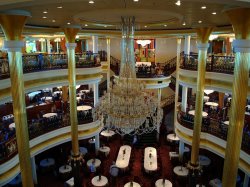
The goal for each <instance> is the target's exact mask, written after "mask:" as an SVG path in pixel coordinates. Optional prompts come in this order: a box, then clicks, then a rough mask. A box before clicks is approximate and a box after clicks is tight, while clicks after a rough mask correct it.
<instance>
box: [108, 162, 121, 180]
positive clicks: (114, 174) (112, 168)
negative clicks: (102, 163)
mask: <svg viewBox="0 0 250 187" xmlns="http://www.w3.org/2000/svg"><path fill="white" fill-rule="evenodd" d="M109 173H110V175H111V176H112V177H117V176H118V173H119V169H118V167H117V166H116V165H115V162H114V161H113V162H112V165H111V166H110V168H109Z"/></svg>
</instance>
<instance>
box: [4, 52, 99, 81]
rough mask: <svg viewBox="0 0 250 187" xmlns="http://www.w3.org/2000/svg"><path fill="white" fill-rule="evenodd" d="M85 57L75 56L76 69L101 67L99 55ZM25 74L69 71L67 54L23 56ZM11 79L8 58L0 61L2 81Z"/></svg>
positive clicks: (79, 54)
mask: <svg viewBox="0 0 250 187" xmlns="http://www.w3.org/2000/svg"><path fill="white" fill-rule="evenodd" d="M92 55H93V56H84V55H83V54H81V53H78V54H76V55H75V59H76V68H92V67H99V66H101V63H100V60H99V59H98V58H99V57H98V54H92ZM22 58H23V60H22V61H23V72H24V73H31V72H38V71H48V70H54V69H67V68H68V59H67V55H66V54H29V55H23V57H22ZM9 77H10V73H9V63H8V59H7V58H1V59H0V79H6V78H9Z"/></svg>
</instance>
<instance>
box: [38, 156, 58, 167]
mask: <svg viewBox="0 0 250 187" xmlns="http://www.w3.org/2000/svg"><path fill="white" fill-rule="evenodd" d="M53 165H55V159H53V158H46V159H43V160H41V162H40V166H42V167H50V166H53Z"/></svg>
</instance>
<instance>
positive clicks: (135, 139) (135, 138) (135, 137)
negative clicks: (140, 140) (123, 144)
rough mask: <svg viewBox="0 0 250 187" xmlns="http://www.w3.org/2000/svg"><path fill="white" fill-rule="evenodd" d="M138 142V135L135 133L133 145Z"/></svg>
mask: <svg viewBox="0 0 250 187" xmlns="http://www.w3.org/2000/svg"><path fill="white" fill-rule="evenodd" d="M136 143H137V136H136V135H134V138H133V142H132V144H133V145H135V144H136Z"/></svg>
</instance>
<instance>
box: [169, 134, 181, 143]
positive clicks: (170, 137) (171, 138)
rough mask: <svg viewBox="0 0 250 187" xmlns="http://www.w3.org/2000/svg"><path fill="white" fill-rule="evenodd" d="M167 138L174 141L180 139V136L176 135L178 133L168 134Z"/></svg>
mask: <svg viewBox="0 0 250 187" xmlns="http://www.w3.org/2000/svg"><path fill="white" fill-rule="evenodd" d="M167 140H168V141H170V142H172V141H179V140H180V138H179V137H178V136H176V134H168V135H167Z"/></svg>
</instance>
